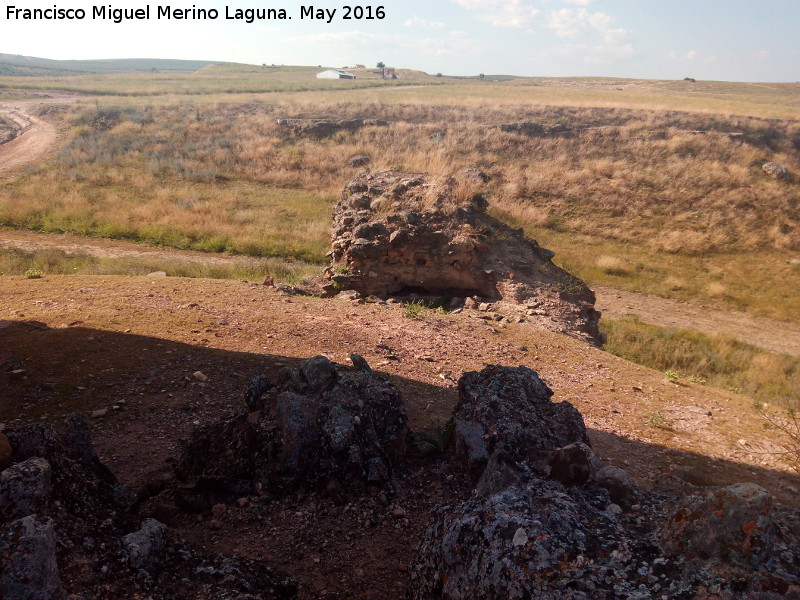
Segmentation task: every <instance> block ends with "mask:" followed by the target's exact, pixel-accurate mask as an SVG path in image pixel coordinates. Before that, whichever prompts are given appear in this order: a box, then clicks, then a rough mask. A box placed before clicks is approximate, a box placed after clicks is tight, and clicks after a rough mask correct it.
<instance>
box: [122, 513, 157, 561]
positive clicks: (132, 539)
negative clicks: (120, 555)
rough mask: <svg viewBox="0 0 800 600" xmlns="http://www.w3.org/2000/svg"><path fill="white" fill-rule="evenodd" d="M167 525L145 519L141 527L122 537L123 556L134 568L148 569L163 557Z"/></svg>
mask: <svg viewBox="0 0 800 600" xmlns="http://www.w3.org/2000/svg"><path fill="white" fill-rule="evenodd" d="M166 536H167V526H166V525H164V524H163V523H159V522H158V521H156V520H155V519H145V521H144V523H142V527H141V529H139V530H138V531H135V532H133V533H129V534H128V535H126V536H125V537H123V538H122V545H123V548H124V549H125V557H126V559H127V561H128V564H129V565H130V566H131V567H132V568H134V569H145V570H147V569H150V568H152V567H153V566H154V565H155V564H156V563H157V562H158V561H160V560H162V559H163V558H164V550H165V546H166Z"/></svg>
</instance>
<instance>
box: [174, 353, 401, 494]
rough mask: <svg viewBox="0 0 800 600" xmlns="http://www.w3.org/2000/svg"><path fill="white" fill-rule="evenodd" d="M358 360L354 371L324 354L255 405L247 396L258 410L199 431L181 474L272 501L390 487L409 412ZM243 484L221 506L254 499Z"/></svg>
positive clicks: (184, 454)
mask: <svg viewBox="0 0 800 600" xmlns="http://www.w3.org/2000/svg"><path fill="white" fill-rule="evenodd" d="M355 356H356V358H355V360H354V361H353V362H354V365H355V367H356V368H355V369H353V368H348V367H344V366H342V365H337V364H334V363H332V362H331V361H330V360H329V359H327V358H326V357H324V356H315V357H313V358H311V359H308V360H306V361H304V362H303V363H301V365H300V367H299V368H291V369H284V371H283V372H282V373H281V375H280V377H279V379H278V380H277V381H276V383H275V385H274V387H271V388H269V389H267V388H265V387H264V386H261V387H260V388H259V389H264V390H265V391H264V392H263V393H262V394H261V395H260V396H259V398H258V399H257V400H254V399H253V398H254V394H248V404H249V405H250V408H259V410H257V411H256V412H252V413H250V414H249V415H248V414H245V413H242V414H240V415H236V416H233V417H231V418H229V419H227V420H225V421H222V422H220V423H217V424H214V425H209V426H206V427H202V428H198V430H197V431H196V432H195V434H194V435H193V436H192V438H191V439H190V440H189V441H188V442H186V443H185V444H184V445H183V448H182V450H181V453H180V456H179V459H178V461H177V464H176V467H175V470H176V473H177V475H178V476H179V477H180V478H181V479H183V480H200V481H209V480H211V481H215V482H222V483H223V485H224V486H227V487H230V485H231V483H232V482H240V484H241V485H243V486H250V485H251V486H252V491H253V492H255V493H260V494H267V495H274V496H280V495H283V494H285V493H287V492H289V491H292V490H298V489H304V490H315V491H320V492H325V490H327V489H329V487H330V485H331V484H332V483H333V484H334V486H335V487H336V489H337V490H342V491H343V492H344V493H359V492H361V491H364V489H365V488H366V487H367V486H369V485H376V486H387V485H389V482H390V479H391V474H392V471H393V465H394V463H395V462H396V461H397V460H398V459H399V458H400V457H401V456H402V455H403V453H404V452H405V447H406V442H407V439H408V437H409V434H410V431H409V429H408V425H407V418H406V415H405V409H404V407H403V402H402V399H401V397H400V394H399V392H398V391H397V389H396V388H395V387H394V386H393V385H392V384H391V383H390V382H389V381H388V380H387V379H385V378H383V377H381V376H379V375H377V374H375V373H374V372H373V371H372V369H371V368H369V365H368V364H367V363H366V361H365V360H364V359H363V358H361V357H359V356H358V355H355ZM359 359H360V360H359ZM254 387H259V386H258V385H255V384H254V386H251V390H252V389H253V388H254ZM222 478H226V479H225V480H222ZM198 483H199V482H198ZM241 485H240V487H238V488H237V489H236V490H230V493H229V494H228V496H235V497H234V498H233V499H232V500H231V499H230V498H226V499H220V500H219V501H225V502H231V501H235V499H236V498H239V497H242V496H246V495H249V494H250V493H251V490H243V489H242V487H241ZM338 493H339V492H338V491H337V494H338ZM236 494H238V495H236ZM195 496H196V494H195ZM217 497H218V496H217ZM176 499H177V498H176ZM182 501H187V497H186V496H185V497H184V498H183V500H182Z"/></svg>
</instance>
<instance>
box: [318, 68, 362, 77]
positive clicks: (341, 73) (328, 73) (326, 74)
mask: <svg viewBox="0 0 800 600" xmlns="http://www.w3.org/2000/svg"><path fill="white" fill-rule="evenodd" d="M355 78H356V76H355V75H353V74H352V73H348V72H347V71H339V70H338V69H328V70H327V71H322V73H317V79H355Z"/></svg>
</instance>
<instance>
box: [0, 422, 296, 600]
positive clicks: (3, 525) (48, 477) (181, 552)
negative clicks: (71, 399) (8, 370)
mask: <svg viewBox="0 0 800 600" xmlns="http://www.w3.org/2000/svg"><path fill="white" fill-rule="evenodd" d="M4 434H5V435H6V436H7V440H8V442H9V445H10V447H11V456H10V463H11V464H10V465H9V466H8V467H6V468H5V469H4V470H3V471H2V472H1V473H0V598H2V599H3V600H64V599H66V598H68V597H69V598H73V597H74V598H83V599H85V600H89V599H94V598H97V599H100V598H139V597H141V598H153V599H163V600H167V599H169V600H178V599H179V598H205V599H209V598H217V599H220V600H233V599H234V598H260V599H262V600H267V599H271V600H289V599H291V598H294V597H295V595H296V587H295V585H294V584H293V583H292V582H291V581H288V580H286V579H285V578H282V577H278V576H277V575H275V573H273V572H272V571H271V570H270V569H269V568H267V567H266V566H264V565H263V564H260V563H258V562H256V561H251V560H246V559H233V558H229V557H225V556H201V555H199V554H197V553H196V552H194V551H192V550H190V549H188V548H187V547H185V546H183V545H182V544H179V543H176V542H174V541H172V540H170V538H169V533H168V530H167V527H166V526H165V525H163V524H162V523H159V522H158V521H155V520H153V519H146V520H143V519H142V518H140V517H139V516H137V515H136V514H134V513H133V512H132V507H133V504H134V501H135V500H136V497H135V495H134V494H133V493H131V492H130V491H128V490H127V489H126V488H124V487H123V486H121V485H120V484H119V483H118V482H117V480H116V478H115V477H114V475H113V474H112V473H111V472H110V471H109V470H108V469H107V468H106V467H105V466H103V464H102V463H101V462H100V460H99V459H98V458H97V455H96V454H95V451H94V447H93V445H92V441H91V436H90V431H89V424H88V421H87V420H86V419H85V418H83V417H81V416H79V415H71V416H70V417H69V418H68V419H67V427H66V429H65V431H61V432H59V431H56V430H54V429H53V428H52V427H50V426H47V425H42V424H36V425H27V426H24V427H19V428H10V429H8V430H6V431H5V432H4Z"/></svg>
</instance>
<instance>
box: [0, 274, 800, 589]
mask: <svg viewBox="0 0 800 600" xmlns="http://www.w3.org/2000/svg"><path fill="white" fill-rule="evenodd" d="M478 316H479V314H478V313H475V312H469V311H468V312H466V313H463V314H460V315H438V314H436V313H434V312H431V311H426V313H425V314H424V318H422V319H419V320H416V319H409V318H407V317H404V316H403V312H402V309H401V307H399V306H393V305H388V306H382V305H380V304H353V303H351V302H346V301H341V300H335V299H334V300H322V299H318V298H307V297H298V296H287V295H285V294H282V293H279V292H277V291H275V290H274V289H272V288H265V287H264V286H261V285H256V284H248V283H243V282H235V281H217V280H189V279H178V278H168V277H167V278H164V277H161V278H148V277H87V276H77V275H75V276H63V277H56V276H47V277H45V278H44V279H40V280H28V279H24V278H21V277H0V319H5V320H4V321H0V390H2V396H3V402H2V403H1V404H0V421H3V420H4V421H6V422H10V421H12V420H13V421H23V422H30V421H33V420H37V421H45V422H53V423H56V424H58V423H59V422H60V421H61V418H62V417H63V416H64V415H65V414H66V413H68V412H69V411H72V410H80V411H85V412H87V413H90V414H91V413H92V412H93V411H98V410H103V409H107V413H106V414H104V415H102V416H99V415H98V416H95V417H94V418H93V427H94V435H95V441H96V444H97V447H98V450H99V453H100V455H101V458H102V459H103V461H104V462H105V463H106V464H107V465H108V466H109V467H110V468H111V469H112V470H113V471H114V472H115V473H116V474H117V475H118V476H119V478H120V479H121V481H122V482H123V483H125V484H126V485H129V486H130V487H131V488H132V489H134V490H147V493H146V494H145V495H146V496H148V497H149V496H152V495H154V494H156V497H154V498H152V499H150V500H148V501H147V502H145V503H144V505H143V507H142V510H143V511H144V512H148V511H156V514H159V513H158V511H159V510H162V508H163V507H161V508H159V505H160V504H162V503H163V501H164V499H165V498H168V497H169V493H170V490H171V489H172V488H173V487H174V486H175V485H176V483H175V481H174V478H173V477H172V471H171V463H172V461H173V460H174V457H175V455H176V452H177V449H178V447H179V444H180V440H181V439H185V438H186V437H187V436H188V435H189V434H190V433H191V431H192V430H193V428H194V427H195V426H196V425H195V424H196V423H205V422H208V421H212V420H217V419H219V418H221V417H222V416H224V415H226V414H228V413H230V412H231V411H233V410H239V409H240V408H241V407H242V406H243V396H244V392H245V389H246V387H247V384H248V381H249V380H250V378H251V377H252V376H253V375H255V374H257V373H259V372H267V373H274V372H275V370H277V369H279V368H281V367H282V366H285V365H290V364H295V363H296V362H297V361H298V360H300V359H302V358H304V357H308V356H311V355H314V354H319V353H324V354H327V355H328V356H330V357H331V358H332V359H333V360H335V361H338V362H342V363H346V362H347V360H348V359H347V357H348V356H349V354H350V353H351V352H358V353H359V354H361V355H363V356H364V357H365V358H366V359H367V361H368V362H369V363H370V364H371V365H372V366H373V367H374V368H376V369H377V370H379V371H382V372H383V373H385V374H386V375H388V376H389V377H390V379H392V381H393V382H394V383H395V385H397V386H398V388H400V390H401V392H402V394H403V397H404V400H405V402H406V407H407V411H408V413H409V418H410V422H411V426H412V428H414V429H416V430H420V429H426V428H431V427H432V426H433V425H435V424H437V423H442V422H444V421H445V420H446V419H447V418H448V416H449V414H450V411H451V410H452V407H453V405H454V402H455V400H456V389H455V381H456V380H457V379H458V377H459V376H460V374H461V373H462V372H463V371H465V370H473V369H479V368H482V367H483V366H484V365H486V364H490V363H495V364H497V363H499V364H506V365H517V364H525V365H528V366H530V367H531V368H533V369H535V370H537V371H538V372H539V373H540V374H541V375H542V376H543V377H544V378H545V379H546V381H547V382H548V383H549V385H550V386H551V387H552V388H553V389H554V390H555V393H556V395H555V397H554V399H555V400H556V401H559V400H567V401H570V402H572V403H573V404H575V405H576V406H577V407H578V409H579V410H580V411H581V412H582V413H583V414H584V417H585V420H586V424H587V427H588V428H589V430H590V437H591V439H592V443H593V445H594V447H595V449H596V451H597V453H598V454H599V456H601V457H602V458H603V459H604V460H606V461H609V462H611V463H612V464H618V465H620V466H622V467H624V468H626V469H628V470H629V472H630V473H631V475H632V476H633V478H634V480H635V481H637V482H638V483H640V484H642V485H645V486H650V485H653V484H654V483H655V482H656V481H657V480H658V478H659V476H660V474H661V473H663V472H665V471H667V470H669V469H670V468H672V467H673V466H675V465H692V466H695V467H697V468H699V469H700V470H701V471H702V472H703V473H704V474H705V475H706V477H707V478H708V479H709V480H710V481H712V482H714V483H731V482H734V481H743V480H749V481H755V482H757V483H759V484H761V485H763V486H765V487H767V488H768V489H770V490H771V491H772V492H773V493H774V494H776V496H777V497H778V498H779V499H780V500H781V501H784V502H789V503H796V501H797V497H798V490H800V481H798V478H797V477H795V476H792V475H790V474H789V473H786V472H785V471H783V470H781V469H780V461H779V459H778V457H777V456H775V455H774V454H769V453H765V451H767V452H768V451H773V450H775V449H776V447H775V446H774V444H773V441H772V440H771V439H770V437H774V434H773V433H769V432H765V431H764V429H763V427H762V424H761V422H760V421H759V419H758V417H757V416H756V415H755V414H754V413H753V412H752V410H751V408H750V406H749V405H748V403H747V400H746V399H744V398H741V397H738V396H735V395H730V394H726V393H723V392H717V391H715V390H712V389H710V388H707V387H704V386H697V385H693V384H690V385H683V384H680V385H677V384H674V383H670V382H667V381H665V380H664V379H663V376H662V375H661V374H659V373H656V372H654V371H651V370H648V369H644V368H641V367H638V366H636V365H632V364H630V363H628V362H626V361H624V360H621V359H619V358H616V357H614V356H612V355H609V354H607V353H605V352H603V351H602V350H599V349H597V348H593V347H590V346H587V345H586V344H585V343H583V342H580V341H578V340H574V339H572V338H568V337H565V336H562V335H558V334H554V333H550V332H547V331H543V330H540V329H537V328H536V326H535V324H509V325H507V326H505V327H500V326H497V325H496V324H494V325H490V324H488V323H487V322H486V321H484V320H482V319H478V318H475V317H478ZM197 371H201V372H202V373H203V374H204V375H206V376H207V377H208V380H207V381H200V380H199V379H198V378H196V377H195V376H194V373H195V372H197ZM699 409H702V410H699ZM656 413H658V414H660V415H662V416H663V421H662V420H660V419H659V420H654V419H653V415H654V414H656ZM709 413H710V415H709ZM397 476H398V478H397V490H396V492H395V493H394V494H388V495H384V496H381V495H378V496H368V497H364V498H361V499H357V500H354V501H353V502H351V503H350V504H347V505H344V506H337V505H336V504H334V503H333V502H332V501H330V500H328V499H322V498H319V497H316V496H314V495H300V496H292V497H290V498H287V499H286V500H284V501H280V502H273V503H267V502H265V501H263V500H262V499H259V498H251V499H250V501H249V503H248V504H247V505H246V506H231V507H228V509H227V511H226V512H225V514H224V515H222V516H221V517H220V518H219V519H218V520H217V521H216V522H212V520H211V517H210V515H200V516H198V515H193V514H185V513H180V514H166V515H162V516H163V518H165V519H166V520H168V521H169V522H170V523H169V524H170V525H171V531H172V532H173V535H175V536H177V537H180V538H182V539H185V540H186V541H187V542H188V543H190V544H192V545H194V546H203V547H205V548H206V549H211V550H218V551H223V550H224V551H229V552H232V553H234V554H241V555H246V556H251V557H260V558H264V559H266V560H267V561H268V562H270V563H271V564H273V565H274V566H276V567H279V568H281V569H283V570H285V571H287V572H289V573H290V574H291V575H292V576H293V577H295V578H296V579H297V580H298V581H299V582H300V584H301V598H304V599H308V598H362V599H366V598H396V599H400V598H403V596H404V590H405V586H406V582H407V576H406V573H405V568H406V567H405V565H406V563H407V561H408V559H409V558H410V557H411V556H412V555H413V553H414V551H415V548H416V544H417V542H418V540H419V537H420V535H421V533H422V531H423V530H424V528H425V526H426V523H427V519H428V516H429V514H430V510H431V507H432V506H433V505H435V504H437V503H439V502H453V501H458V500H459V499H461V498H463V497H464V494H466V493H467V491H466V489H467V488H466V485H465V482H463V481H462V480H461V478H460V476H459V475H458V474H457V473H454V472H452V471H451V470H450V466H449V463H448V461H447V460H446V459H445V458H443V457H432V458H428V459H423V458H421V457H415V456H410V457H409V458H408V460H407V461H406V462H405V463H404V464H403V465H401V466H400V468H399V472H398V474H397ZM161 490H164V491H161ZM160 491H161V493H160V495H158V494H159V492H160ZM398 507H399V508H402V509H403V511H405V514H404V515H400V516H394V515H393V514H392V513H393V511H395V509H396V508H398Z"/></svg>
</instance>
